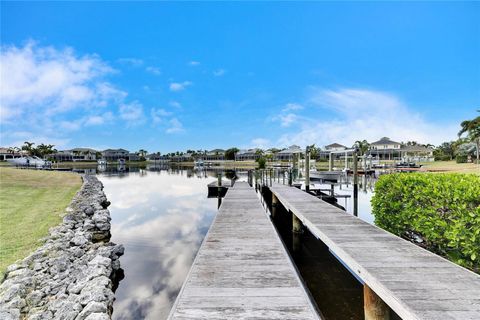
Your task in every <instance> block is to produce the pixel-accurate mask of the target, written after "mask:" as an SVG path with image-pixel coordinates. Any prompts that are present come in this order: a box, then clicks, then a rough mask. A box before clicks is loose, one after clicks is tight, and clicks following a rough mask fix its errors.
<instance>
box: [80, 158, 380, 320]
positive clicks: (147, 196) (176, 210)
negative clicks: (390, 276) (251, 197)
mask: <svg viewBox="0 0 480 320" xmlns="http://www.w3.org/2000/svg"><path fill="white" fill-rule="evenodd" d="M79 171H81V172H86V173H90V174H97V176H98V178H99V179H100V180H101V181H102V182H103V184H104V191H105V194H106V195H107V197H108V200H109V201H110V202H111V205H110V207H109V210H110V212H111V217H112V230H111V232H112V241H113V242H115V243H119V244H123V245H124V246H125V254H124V256H122V257H121V259H120V261H121V265H122V268H123V269H124V274H125V277H124V279H123V280H122V281H121V282H120V284H119V286H118V289H117V291H116V293H115V296H116V301H115V303H114V310H113V319H115V320H123V319H160V320H161V319H166V317H167V316H168V314H169V312H170V309H171V307H172V305H173V303H174V301H175V299H176V296H177V294H178V292H179V291H180V288H181V286H182V284H183V281H184V280H185V278H186V276H187V274H188V271H189V270H190V267H191V264H192V262H193V260H194V258H195V255H196V253H197V251H198V248H199V247H200V244H201V242H202V240H203V238H204V236H205V234H206V233H207V231H208V228H209V227H210V224H211V222H212V220H213V218H214V216H215V214H216V212H217V207H218V199H216V198H210V199H209V198H207V184H208V183H210V182H213V181H215V180H216V179H217V174H218V173H219V171H213V170H211V171H209V170H193V169H192V168H183V169H181V168H179V169H173V168H169V167H155V166H149V167H140V168H139V167H125V166H123V167H116V166H109V167H100V168H82V169H79ZM223 175H224V176H227V177H230V178H231V177H233V176H234V173H232V172H227V173H223ZM237 175H238V176H239V177H240V180H246V172H243V173H240V172H237ZM360 182H361V183H362V181H360ZM373 182H374V181H373V180H372V181H369V180H366V181H365V184H362V185H361V186H360V188H359V213H360V214H359V217H360V218H362V219H364V220H365V221H368V222H369V223H373V217H372V215H371V213H370V212H371V210H370V198H371V195H372V190H373ZM318 187H321V188H324V187H326V186H318ZM352 190H353V188H352V185H351V184H348V185H342V186H341V187H340V186H335V193H337V194H347V195H348V194H350V195H351V194H352ZM338 204H339V205H342V206H344V207H345V208H346V210H347V211H348V212H352V207H353V205H352V199H351V198H347V199H346V200H345V199H344V198H340V199H339V201H338ZM277 228H279V231H280V233H281V234H282V235H284V241H285V243H286V246H287V248H288V249H289V250H290V249H291V248H290V246H289V243H290V242H291V241H290V240H289V238H288V237H289V235H290V232H288V230H289V226H288V224H286V225H285V224H284V223H282V222H278V223H277ZM304 244H305V245H304V247H303V249H302V251H301V252H300V253H295V254H293V253H292V257H293V258H294V261H295V262H296V264H297V267H298V268H299V270H300V273H301V275H302V278H304V280H305V282H306V283H307V284H308V286H309V289H310V291H311V293H312V295H313V297H314V299H315V300H317V301H324V302H323V303H321V304H319V308H320V309H321V310H322V313H323V314H324V315H325V316H326V318H327V319H342V320H343V319H360V318H362V316H363V313H362V300H361V297H362V293H361V285H360V284H359V283H358V281H356V279H354V278H353V277H352V276H351V275H350V274H349V272H348V271H346V270H345V269H344V268H342V266H341V265H340V263H339V262H338V261H336V259H335V258H334V257H332V256H331V255H330V254H329V253H328V250H327V251H325V250H323V249H324V248H323V247H322V244H321V243H318V242H317V241H316V239H314V237H311V236H309V235H308V234H306V235H305V241H304ZM327 289H328V290H327ZM332 290H333V291H332ZM340 315H341V316H340Z"/></svg>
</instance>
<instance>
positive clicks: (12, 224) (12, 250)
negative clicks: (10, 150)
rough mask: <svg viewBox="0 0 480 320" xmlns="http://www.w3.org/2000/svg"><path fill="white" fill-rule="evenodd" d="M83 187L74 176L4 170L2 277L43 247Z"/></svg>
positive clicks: (0, 186)
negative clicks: (50, 230) (43, 241)
mask: <svg viewBox="0 0 480 320" xmlns="http://www.w3.org/2000/svg"><path fill="white" fill-rule="evenodd" d="M81 185H82V180H81V178H80V176H79V175H77V174H73V173H68V172H55V171H40V170H21V169H14V168H6V167H0V277H1V276H3V273H4V271H5V269H6V267H8V265H10V264H12V263H13V262H15V261H16V260H18V259H21V258H24V257H26V256H27V255H28V254H29V253H30V252H32V251H33V250H34V249H35V248H37V247H38V246H39V245H41V242H40V241H39V239H41V238H42V237H45V236H46V235H48V229H49V228H50V227H52V226H55V225H58V224H59V223H60V222H61V221H62V215H63V213H64V210H65V208H66V207H67V206H68V205H69V204H70V201H71V200H72V198H73V196H74V195H75V193H76V192H77V191H78V190H79V189H80V187H81Z"/></svg>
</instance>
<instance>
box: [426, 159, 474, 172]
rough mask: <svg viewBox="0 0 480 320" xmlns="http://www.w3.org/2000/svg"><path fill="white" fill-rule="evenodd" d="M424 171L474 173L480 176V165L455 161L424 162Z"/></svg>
mask: <svg viewBox="0 0 480 320" xmlns="http://www.w3.org/2000/svg"><path fill="white" fill-rule="evenodd" d="M422 165H423V166H422V170H426V171H431V172H456V173H474V174H478V175H480V164H475V163H457V162H456V161H455V160H454V161H434V162H423V163H422Z"/></svg>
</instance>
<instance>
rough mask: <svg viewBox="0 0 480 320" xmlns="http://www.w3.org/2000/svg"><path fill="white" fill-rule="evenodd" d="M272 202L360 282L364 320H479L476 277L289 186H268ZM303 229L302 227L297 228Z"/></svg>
mask: <svg viewBox="0 0 480 320" xmlns="http://www.w3.org/2000/svg"><path fill="white" fill-rule="evenodd" d="M269 188H270V191H271V192H272V203H275V204H276V205H279V204H281V205H283V206H284V207H285V208H286V209H287V210H289V211H291V212H292V214H293V215H292V219H293V220H294V221H293V225H294V229H295V228H298V226H299V225H300V227H306V228H308V229H309V230H310V232H311V233H312V234H314V235H315V236H316V237H317V238H319V239H320V240H321V241H323V242H324V243H325V244H326V245H327V246H328V248H329V250H330V251H331V252H332V253H333V254H334V255H336V256H337V257H338V258H339V259H341V260H342V261H343V263H344V264H345V265H346V266H347V267H348V268H349V269H350V270H351V272H353V273H354V274H355V275H356V276H357V277H358V278H360V279H361V280H362V281H363V282H364V300H365V318H366V319H388V315H387V314H386V312H388V308H386V305H388V306H389V307H390V308H391V309H392V310H393V311H395V312H396V313H397V314H398V315H399V316H400V317H401V318H402V319H431V320H437V319H442V320H448V319H458V320H468V319H471V320H474V319H475V320H478V319H480V276H479V275H478V274H475V273H473V272H470V271H469V270H467V269H464V268H462V267H459V266H457V265H455V264H453V263H451V262H449V261H447V260H445V259H443V258H442V257H440V256H437V255H435V254H433V253H431V252H429V251H427V250H424V249H422V248H420V247H418V246H416V245H415V244H412V243H410V242H408V241H406V240H404V239H401V238H399V237H397V236H395V235H392V234H391V233H388V232H386V231H384V230H382V229H380V228H377V227H375V226H373V225H370V224H368V223H366V222H364V221H362V220H360V219H358V218H356V217H354V216H352V215H350V214H347V213H346V212H345V211H342V210H340V209H338V208H336V207H334V206H332V205H330V204H328V203H326V202H325V201H322V200H320V199H317V198H316V197H314V196H312V195H310V194H308V193H306V192H304V191H301V190H299V189H297V188H294V187H289V186H285V185H281V184H273V185H272V186H270V187H269ZM302 225H303V226H302Z"/></svg>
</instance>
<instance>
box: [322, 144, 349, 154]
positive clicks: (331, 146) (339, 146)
mask: <svg viewBox="0 0 480 320" xmlns="http://www.w3.org/2000/svg"><path fill="white" fill-rule="evenodd" d="M346 149H347V147H346V146H344V145H343V144H340V143H336V142H335V143H332V144H329V145H327V146H325V151H328V152H331V151H342V150H346Z"/></svg>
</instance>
